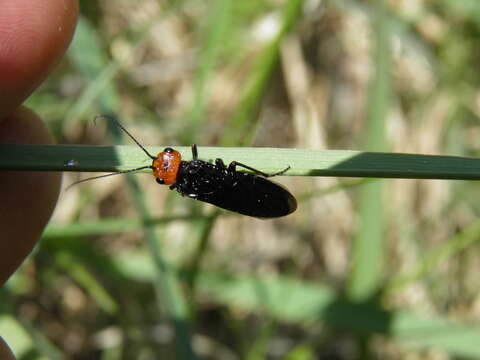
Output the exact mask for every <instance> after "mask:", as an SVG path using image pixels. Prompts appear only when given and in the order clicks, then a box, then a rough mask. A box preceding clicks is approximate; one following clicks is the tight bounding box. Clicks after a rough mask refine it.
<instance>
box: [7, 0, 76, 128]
mask: <svg viewBox="0 0 480 360" xmlns="http://www.w3.org/2000/svg"><path fill="white" fill-rule="evenodd" d="M1 4H2V5H1V7H2V11H0V79H2V81H0V120H1V119H2V118H3V117H4V116H6V115H7V114H9V113H10V112H11V111H13V110H15V109H16V108H17V107H18V106H19V105H20V104H21V103H22V102H23V101H24V100H25V99H26V98H27V97H28V96H29V95H30V94H31V93H32V92H33V91H34V90H35V88H36V87H38V85H40V83H41V82H42V81H43V80H44V79H45V78H46V77H47V75H48V74H49V73H50V72H51V71H52V69H53V68H54V67H55V65H56V64H57V63H58V61H59V60H60V58H61V57H62V56H63V54H64V52H65V50H66V49H67V47H68V44H69V43H70V41H71V39H72V37H73V33H74V30H75V25H76V21H77V16H78V1H77V0H62V1H36V0H4V1H2V3H1Z"/></svg>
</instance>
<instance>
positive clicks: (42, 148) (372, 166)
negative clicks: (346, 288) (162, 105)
mask: <svg viewBox="0 0 480 360" xmlns="http://www.w3.org/2000/svg"><path fill="white" fill-rule="evenodd" d="M147 149H148V150H149V151H150V152H151V153H152V154H156V153H158V152H160V151H162V149H163V147H147ZM177 150H179V151H180V152H181V153H182V157H183V158H184V160H191V158H192V156H191V150H190V148H187V147H178V148H177ZM199 156H200V158H201V159H204V160H213V159H215V158H222V159H223V160H224V161H225V163H227V164H228V163H229V162H231V161H233V160H236V161H239V162H242V163H245V164H248V165H250V166H252V167H254V168H257V169H260V170H263V171H267V172H275V171H279V170H282V169H284V168H285V167H286V166H290V170H288V171H287V173H286V175H294V176H336V177H376V178H404V179H451V180H479V179H480V159H476V158H469V157H460V156H441V155H415V154H399V153H374V152H361V151H350V150H324V151H318V150H298V149H278V148H233V147H232V148H218V147H199ZM150 161H151V160H150V159H148V158H146V156H145V154H144V153H143V152H141V151H140V150H139V149H138V148H137V147H135V146H109V147H91V146H66V145H65V146H64V145H0V170H22V171H77V172H78V171H91V172H109V171H120V170H127V169H131V168H134V167H138V166H142V165H149V162H150ZM145 172H148V170H146V171H145Z"/></svg>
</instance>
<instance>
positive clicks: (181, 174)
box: [72, 119, 297, 218]
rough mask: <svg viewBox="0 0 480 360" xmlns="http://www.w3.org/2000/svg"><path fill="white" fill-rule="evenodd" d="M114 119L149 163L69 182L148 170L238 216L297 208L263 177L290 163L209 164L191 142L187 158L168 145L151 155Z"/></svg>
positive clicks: (181, 190) (184, 192)
mask: <svg viewBox="0 0 480 360" xmlns="http://www.w3.org/2000/svg"><path fill="white" fill-rule="evenodd" d="M112 120H113V119H112ZM114 121H115V123H116V124H117V125H118V126H119V127H120V129H122V130H123V131H124V132H125V133H126V134H127V135H128V136H129V137H130V138H131V139H132V140H133V141H134V142H135V143H136V144H137V145H138V146H139V147H140V148H141V149H142V150H143V151H144V152H145V154H147V156H148V157H150V158H151V159H152V165H148V166H141V167H138V168H135V169H130V170H125V171H121V172H118V173H114V174H107V175H101V176H95V177H92V178H88V179H84V180H80V181H78V182H76V183H74V184H72V185H75V184H78V183H81V182H84V181H88V180H92V179H99V178H102V177H106V176H111V175H118V174H125V173H131V172H135V171H139V170H143V169H151V170H152V172H153V176H154V177H155V179H156V181H157V182H158V183H159V184H162V185H170V190H177V191H178V192H179V193H180V194H181V195H182V196H186V197H189V198H192V199H196V200H200V201H204V202H207V203H209V204H213V205H216V206H218V207H220V208H222V209H226V210H230V211H233V212H237V213H239V214H242V215H247V216H253V217H258V218H276V217H281V216H285V215H288V214H291V213H292V212H294V211H295V210H296V209H297V201H296V199H295V197H294V196H293V195H292V194H291V193H290V192H289V191H288V190H286V189H285V188H283V187H282V186H280V185H278V184H276V183H274V182H272V181H270V180H267V178H269V177H273V176H277V175H282V174H284V173H285V172H286V171H287V170H288V169H290V166H288V167H287V168H285V169H284V170H282V171H280V172H277V173H274V174H266V173H264V172H262V171H259V170H257V169H254V168H252V167H250V166H248V165H244V164H242V163H239V162H236V161H232V162H231V163H230V164H229V165H228V166H226V165H225V164H224V162H223V160H222V159H216V160H215V163H210V162H207V161H204V160H200V159H199V158H198V150H197V146H196V145H195V144H194V145H192V157H193V160H191V161H184V160H182V158H181V155H180V153H179V152H178V151H176V150H174V149H172V148H169V147H167V148H165V149H164V150H163V151H162V152H160V153H159V154H158V155H157V156H153V155H151V154H150V153H149V152H148V151H147V150H146V149H145V147H144V146H143V145H142V144H140V143H139V142H138V141H137V140H136V139H135V138H134V137H133V135H132V134H130V133H129V132H128V131H127V129H125V128H124V127H123V126H122V125H121V124H120V123H119V122H118V121H116V120H114ZM237 167H242V168H244V169H246V170H250V171H251V172H253V174H249V173H244V172H240V171H237Z"/></svg>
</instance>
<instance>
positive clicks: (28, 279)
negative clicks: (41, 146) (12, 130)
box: [0, 0, 480, 360]
mask: <svg viewBox="0 0 480 360" xmlns="http://www.w3.org/2000/svg"><path fill="white" fill-rule="evenodd" d="M82 6H83V7H82V16H81V18H80V22H79V24H78V28H77V32H76V37H75V40H74V42H73V43H72V45H71V47H70V50H69V52H68V54H67V56H66V58H65V59H64V61H63V62H62V63H61V64H60V66H59V67H58V69H57V70H56V72H55V73H54V74H53V75H52V76H51V77H50V78H49V80H48V81H47V82H46V83H45V84H44V85H43V86H42V88H41V89H39V90H38V91H37V92H36V93H35V94H34V95H33V96H32V97H31V98H30V99H29V100H28V102H27V104H28V105H29V106H30V107H32V108H33V109H35V111H37V112H38V113H39V114H40V115H41V116H42V117H43V118H44V119H46V121H47V122H48V125H49V126H50V128H51V129H52V131H54V133H55V135H56V137H57V139H58V142H59V143H64V144H85V145H112V144H120V143H122V138H121V134H120V133H119V132H118V131H117V129H114V128H110V126H108V124H106V123H105V122H101V121H97V122H96V124H94V122H93V119H94V117H95V115H97V114H107V115H115V116H116V117H118V118H119V119H120V120H121V121H122V123H123V124H124V125H125V126H126V127H127V128H128V129H129V130H130V131H131V132H132V133H133V134H134V135H135V136H136V137H137V138H138V139H139V140H140V141H141V142H142V143H143V144H145V145H158V144H171V145H172V146H175V145H177V144H178V145H182V146H188V145H190V143H191V142H193V141H195V142H197V143H199V144H202V145H205V146H218V145H220V144H223V145H229V146H239V145H242V146H269V147H273V148H275V147H291V148H303V149H318V150H323V149H351V150H365V151H366V150H368V151H392V152H406V153H414V154H415V153H417V154H439V155H440V154H442V155H455V156H472V157H478V153H479V149H480V140H479V139H480V131H479V126H478V119H479V114H480V91H479V89H480V88H479V80H480V77H479V72H478V63H479V54H480V53H479V51H478V41H479V40H478V39H480V26H479V25H480V22H479V19H480V15H479V14H480V3H479V2H478V1H475V0H469V1H467V0H463V1H462V0H459V1H454V0H443V1H436V2H431V1H425V0H423V1H422V0H415V1H413V0H412V1H393V2H388V3H384V2H382V1H353V0H352V1H348V0H343V1H321V0H317V1H315V0H309V1H307V0H305V1H300V0H282V1H267V0H262V1H259V0H242V1H234V0H214V1H210V2H199V1H194V0H177V1H173V0H171V1H155V0H137V1H134V2H133V1H128V0H115V1H113V0H104V1H98V2H86V1H84V2H82ZM141 155H143V154H141V153H140V156H141ZM412 164H413V163H412ZM374 165H375V164H373V166H374ZM404 166H405V167H408V162H407V163H406V164H405V165H404ZM463 166H464V167H465V168H464V169H461V167H462V165H460V169H459V170H458V172H459V173H462V172H465V173H466V172H468V171H469V170H470V171H471V169H469V168H468V164H467V163H465V165H463ZM79 176H80V175H79V174H75V173H68V174H65V179H64V183H65V184H67V185H68V184H70V183H72V182H73V181H75V180H78V179H79V178H80V177H79ZM278 181H281V182H282V183H283V184H284V185H286V186H287V187H288V188H289V189H290V190H291V191H292V192H293V193H294V194H295V195H296V196H297V197H298V198H299V199H302V201H301V202H300V207H299V209H298V210H297V212H296V213H294V214H293V215H291V216H289V217H286V218H282V219H278V220H272V221H260V220H257V219H250V218H246V217H241V216H238V215H235V214H230V213H226V212H224V211H219V210H217V209H214V208H212V207H211V206H209V205H206V204H199V203H196V202H194V201H190V200H188V199H183V198H181V197H179V196H178V194H175V193H173V192H170V191H168V189H167V188H164V187H160V186H158V185H156V184H155V183H154V182H153V181H152V177H151V175H143V174H137V175H132V176H126V177H120V176H119V177H112V178H108V179H104V180H99V181H95V182H91V183H88V184H82V185H81V186H77V187H74V188H72V189H71V190H70V191H68V192H67V193H65V192H64V193H62V194H61V197H60V200H59V204H58V207H57V210H56V213H55V215H54V217H53V219H52V221H51V224H50V226H49V228H48V229H47V230H46V231H45V234H44V236H43V238H42V239H41V241H40V243H39V246H38V247H37V249H36V251H35V252H34V254H33V255H32V256H31V257H30V258H29V260H28V261H27V262H26V263H25V264H24V265H23V266H22V268H21V269H20V270H19V271H18V272H17V273H16V274H15V276H13V277H12V278H11V279H10V280H9V282H8V283H7V286H6V287H4V288H3V289H1V290H0V334H1V335H2V336H3V337H4V338H5V339H6V340H7V342H9V343H10V344H11V345H12V347H13V349H14V351H15V353H16V355H17V357H18V359H159V358H162V359H195V358H198V359H249V360H253V359H292V360H293V359H295V360H297V359H299V360H300V359H360V358H362V359H377V358H381V359H405V358H415V359H463V358H480V346H478V339H480V323H479V321H478V318H479V317H478V313H479V309H480V291H479V289H480V286H479V285H480V284H479V282H480V280H479V277H478V275H477V273H478V263H479V261H480V256H479V249H477V248H478V244H477V240H479V239H480V223H479V221H478V215H479V213H480V206H479V205H478V204H480V201H479V200H480V195H479V194H480V192H479V190H480V187H479V185H478V184H477V183H476V182H473V181H440V180H381V181H370V180H368V179H365V180H360V181H358V180H351V179H350V180H349V179H333V178H319V177H302V178H292V177H289V178H287V177H285V178H280V179H279V180H278Z"/></svg>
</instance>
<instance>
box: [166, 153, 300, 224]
mask: <svg viewBox="0 0 480 360" xmlns="http://www.w3.org/2000/svg"><path fill="white" fill-rule="evenodd" d="M174 188H176V190H177V191H178V192H179V193H180V194H182V195H184V196H188V197H190V198H193V199H197V200H200V201H204V202H207V203H210V204H213V205H216V206H218V207H221V208H223V209H226V210H230V211H234V212H237V213H240V214H243V215H248V216H253V217H259V218H274V217H280V216H285V215H288V214H290V213H292V212H294V211H295V210H296V208H297V201H296V200H295V198H294V197H293V195H292V194H290V193H289V192H288V191H287V190H286V189H284V188H283V187H282V186H280V185H278V184H276V183H274V182H271V181H269V180H267V179H265V178H263V177H260V176H256V175H251V174H245V173H241V172H238V171H229V170H228V169H227V168H225V167H220V166H218V165H214V164H210V163H208V162H205V161H202V160H194V161H185V162H182V164H181V166H180V172H179V175H178V177H177V182H176V183H175V185H174Z"/></svg>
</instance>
